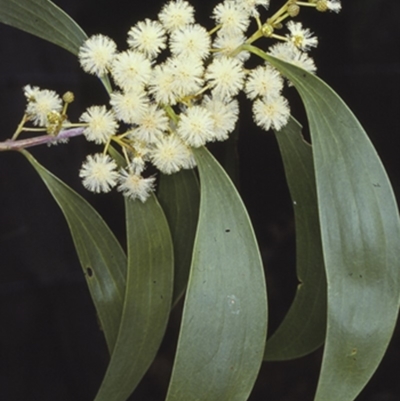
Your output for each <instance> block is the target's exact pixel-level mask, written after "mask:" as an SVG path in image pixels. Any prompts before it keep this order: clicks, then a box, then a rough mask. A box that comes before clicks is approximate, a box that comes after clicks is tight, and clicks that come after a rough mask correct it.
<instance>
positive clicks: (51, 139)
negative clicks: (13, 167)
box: [0, 127, 85, 152]
mask: <svg viewBox="0 0 400 401" xmlns="http://www.w3.org/2000/svg"><path fill="white" fill-rule="evenodd" d="M84 129H85V128H82V127H79V128H72V129H67V130H64V131H60V133H59V134H58V135H57V136H52V135H41V136H35V137H33V138H27V139H18V140H12V139H7V140H6V141H4V142H0V152H1V151H6V150H20V149H25V148H30V147H32V146H38V145H44V144H55V143H58V142H60V141H63V140H65V139H69V138H73V137H75V136H79V135H82V134H83V130H84Z"/></svg>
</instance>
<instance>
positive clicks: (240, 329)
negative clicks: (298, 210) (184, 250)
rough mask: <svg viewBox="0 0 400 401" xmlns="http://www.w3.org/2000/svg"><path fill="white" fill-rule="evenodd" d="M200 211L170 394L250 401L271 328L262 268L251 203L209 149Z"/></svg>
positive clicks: (181, 400) (202, 163)
mask: <svg viewBox="0 0 400 401" xmlns="http://www.w3.org/2000/svg"><path fill="white" fill-rule="evenodd" d="M194 154H195V157H196V161H197V165H198V169H199V172H200V184H201V185H200V190H201V192H200V193H201V196H200V212H199V223H198V227H197V232H196V239H195V244H194V250H193V259H192V266H191V271H190V277H189V283H188V288H187V292H186V299H185V306H184V311H183V318H182V324H181V331H180V335H179V341H178V348H177V352H176V357H175V363H174V367H173V372H172V378H171V382H170V387H169V390H168V395H167V400H168V401H195V400H196V401H198V400H207V401H214V400H215V401H228V400H229V401H243V400H247V398H248V396H249V393H250V391H251V389H252V387H253V385H254V382H255V379H256V377H257V374H258V371H259V368H260V364H261V362H262V357H263V353H264V344H265V336H266V327H267V299H266V289H265V279H264V272H263V267H262V263H261V258H260V255H259V251H258V247H257V242H256V239H255V236H254V232H253V228H252V226H251V223H250V220H249V217H248V215H247V212H246V209H245V207H244V205H243V203H242V200H241V199H240V197H239V195H238V193H237V191H236V189H235V187H234V185H233V184H232V182H231V180H230V179H229V177H228V176H227V174H226V173H225V171H224V170H223V169H222V168H221V166H220V165H219V164H218V163H217V161H216V160H215V159H214V158H213V156H212V155H211V154H210V153H209V152H208V150H207V149H206V148H199V149H194Z"/></svg>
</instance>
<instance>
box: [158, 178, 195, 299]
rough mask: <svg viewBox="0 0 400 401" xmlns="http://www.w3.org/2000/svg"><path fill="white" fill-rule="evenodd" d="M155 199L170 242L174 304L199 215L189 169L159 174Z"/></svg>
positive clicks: (181, 289)
mask: <svg viewBox="0 0 400 401" xmlns="http://www.w3.org/2000/svg"><path fill="white" fill-rule="evenodd" d="M157 197H158V200H159V202H160V204H161V206H162V208H163V210H164V213H165V216H166V218H167V220H168V223H169V228H170V230H171V236H172V242H173V244H174V260H175V275H174V295H173V301H172V304H173V305H174V304H175V303H176V302H177V301H178V300H179V299H180V297H181V296H182V294H183V292H184V291H185V289H186V285H187V281H188V277H189V271H190V262H191V260H192V251H193V242H194V236H195V234H196V227H197V219H198V216H199V203H200V190H199V183H198V180H197V177H196V174H195V172H194V171H193V170H181V171H179V172H178V173H176V174H171V175H165V174H162V175H161V177H160V182H159V184H158V192H157Z"/></svg>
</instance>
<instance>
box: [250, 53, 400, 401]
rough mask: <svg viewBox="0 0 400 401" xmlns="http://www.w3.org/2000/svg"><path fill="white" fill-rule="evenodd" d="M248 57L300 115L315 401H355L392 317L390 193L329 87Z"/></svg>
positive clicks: (393, 216) (397, 275)
mask: <svg viewBox="0 0 400 401" xmlns="http://www.w3.org/2000/svg"><path fill="white" fill-rule="evenodd" d="M248 50H251V51H253V52H254V53H256V54H259V55H260V56H261V57H262V58H264V59H266V60H267V61H269V62H270V63H271V64H272V65H274V66H275V67H276V68H278V69H279V70H280V71H281V72H282V73H283V74H284V75H286V76H287V77H288V78H289V79H290V80H291V81H292V82H293V84H294V85H295V87H296V89H297V90H298V92H299V93H300V96H301V98H302V100H303V103H304V105H305V108H306V111H307V116H308V121H309V124H310V132H311V137H312V144H313V155H314V165H315V174H316V183H317V196H318V207H319V217H320V222H321V234H322V246H323V252H324V260H325V267H326V275H327V282H328V323H327V335H326V343H325V349H324V357H323V362H322V370H321V374H320V378H319V383H318V389H317V394H316V397H315V400H316V401H330V400H332V401H334V400H335V401H336V400H341V401H347V400H349V401H350V400H354V398H355V397H356V396H357V395H358V394H359V393H360V391H361V390H362V389H363V387H364V386H365V384H366V383H367V382H368V380H369V379H370V378H371V376H372V375H373V373H374V372H375V370H376V368H377V367H378V365H379V363H380V361H381V359H382V357H383V355H384V353H385V351H386V348H387V346H388V343H389V341H390V338H391V336H392V333H393V330H394V326H395V323H396V320H397V315H398V310H399V301H400V297H399V293H400V258H399V244H400V219H399V213H398V208H397V205H396V201H395V198H394V194H393V190H392V188H391V185H390V182H389V180H388V177H387V175H386V172H385V170H384V168H383V166H382V163H381V161H380V159H379V157H378V155H377V154H376V151H375V149H374V147H373V146H372V144H371V142H370V140H369V138H368V137H367V135H366V133H365V131H364V130H363V128H362V127H361V125H360V123H359V122H358V120H357V119H356V118H355V116H354V115H353V113H352V112H351V111H350V110H349V109H348V107H347V106H346V105H345V103H344V102H343V101H342V100H341V99H340V97H339V96H338V95H337V94H336V93H335V92H334V91H333V90H332V89H331V88H330V87H329V86H327V85H326V84H325V83H324V82H323V81H321V80H320V79H319V78H317V77H315V76H314V75H312V74H309V73H308V72H306V71H304V70H302V69H300V68H298V67H295V66H293V65H290V64H287V63H285V62H283V61H281V60H278V59H276V58H273V57H271V56H269V55H266V54H265V53H263V52H261V51H259V50H258V49H256V48H253V47H249V48H248Z"/></svg>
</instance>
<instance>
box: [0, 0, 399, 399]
mask: <svg viewBox="0 0 400 401" xmlns="http://www.w3.org/2000/svg"><path fill="white" fill-rule="evenodd" d="M56 3H57V4H58V5H59V6H60V7H61V8H62V9H64V10H65V11H66V12H67V13H68V14H70V15H71V16H72V17H73V18H74V19H75V20H76V21H77V22H78V24H79V25H81V26H82V27H83V29H84V30H85V31H86V32H87V34H88V35H91V34H94V33H99V32H101V33H104V34H107V35H109V36H111V37H112V38H114V39H115V40H116V41H117V42H118V44H119V45H120V48H121V49H122V48H125V40H126V32H127V31H128V29H129V27H130V26H131V25H133V24H134V23H135V22H136V21H138V20H141V19H144V18H146V17H149V18H155V16H156V14H157V13H158V11H159V9H160V7H161V5H162V2H161V1H160V0H147V1H146V2H137V1H122V0H114V1H113V2H110V1H106V0H97V1H95V0H80V1H78V0H59V1H57V2H56ZM271 3H272V6H275V7H276V6H278V5H279V4H280V2H279V1H277V0H271ZM192 4H196V3H194V2H192ZM197 4H200V5H201V6H198V7H196V8H197V13H196V16H197V17H198V20H199V22H202V23H203V24H205V25H206V26H208V27H211V21H210V20H209V19H208V18H207V16H208V15H209V14H210V12H211V10H212V8H213V6H214V2H211V1H207V2H205V1H203V2H199V1H197ZM399 15H400V3H399V2H396V1H393V0H352V1H346V0H344V1H343V11H342V12H341V13H340V14H339V15H336V14H331V13H327V14H319V13H316V12H314V11H312V10H305V11H303V12H302V15H301V17H302V18H301V19H302V21H305V24H306V25H307V26H308V27H310V28H311V29H312V30H313V31H314V32H316V33H317V35H318V37H319V41H320V45H319V48H318V49H317V50H316V51H314V53H313V55H314V58H315V60H316V63H317V66H318V75H319V76H320V77H322V78H323V79H324V80H325V81H326V82H328V83H329V84H330V85H331V86H332V87H333V88H334V89H335V90H336V91H337V92H338V93H339V94H340V95H341V96H342V97H343V99H344V100H345V101H346V102H347V104H348V105H349V106H350V108H351V109H352V110H353V111H354V113H355V114H356V115H357V116H358V118H359V119H360V121H361V123H362V124H363V126H364V127H365V129H366V131H367V132H368V134H369V136H370V138H371V140H372V142H373V143H374V145H375V147H376V148H377V151H378V153H379V154H380V155H381V158H382V160H383V163H384V165H385V167H386V169H387V171H388V174H389V177H390V179H391V181H392V184H393V186H394V190H395V192H396V194H397V197H398V196H399V195H400V165H399V141H398V139H397V137H398V135H399V134H400V123H399V111H400V95H399V89H400V85H399V74H400V57H399V45H400V29H399V28H398V23H397V17H398V16H399ZM0 50H1V56H2V57H1V61H0V106H1V108H0V121H1V130H0V140H5V139H6V138H9V137H10V136H11V135H12V133H13V132H14V130H15V128H16V126H17V124H18V122H19V119H20V118H21V116H22V113H23V109H24V107H25V103H24V97H23V95H22V90H21V88H22V86H24V85H26V84H28V83H29V84H32V85H38V86H40V87H43V88H48V89H54V90H56V91H57V92H58V93H63V92H64V91H66V90H71V91H73V92H74V93H75V95H76V99H77V100H76V102H75V103H74V104H73V105H72V107H71V111H70V117H71V119H72V120H77V118H78V117H79V115H80V114H81V112H82V111H83V110H84V108H86V107H88V106H90V105H92V104H103V103H104V104H105V103H107V96H106V94H105V92H104V91H103V89H102V88H101V85H100V84H99V82H98V81H97V80H96V79H95V78H93V77H91V76H87V75H86V74H85V73H83V72H82V71H81V70H80V68H79V66H78V63H77V61H76V58H75V57H74V56H73V55H71V54H69V53H67V52H66V51H65V50H63V49H59V48H57V47H56V46H54V45H52V44H49V43H46V42H44V41H42V40H41V39H38V38H35V37H32V36H30V35H28V34H26V33H24V32H20V31H18V30H16V29H14V28H11V27H8V26H4V25H1V26H0ZM244 103H246V102H244ZM291 104H292V110H293V114H294V115H295V116H296V117H298V118H299V119H300V120H301V121H304V115H303V111H302V109H301V106H300V105H299V102H298V100H296V98H293V99H292V103H291ZM249 109H250V108H249V105H248V104H247V105H246V104H243V107H242V112H243V115H244V117H243V118H242V119H241V124H240V127H239V129H240V141H239V153H240V167H241V170H240V171H241V175H240V189H241V193H242V196H243V198H244V200H245V203H246V205H247V206H248V209H249V213H250V215H251V218H252V220H253V224H254V226H255V230H256V233H257V235H258V238H259V241H260V248H261V251H262V254H263V258H264V262H265V265H266V270H267V278H268V290H269V298H270V303H271V322H270V331H271V332H272V331H273V330H274V329H275V328H276V326H277V325H278V323H279V321H280V320H281V319H282V318H283V316H284V314H285V312H286V310H287V308H288V307H289V305H290V303H291V300H292V297H293V294H294V289H295V285H296V280H295V270H294V264H295V256H294V251H295V250H294V226H293V215H292V209H291V202H290V199H289V195H288V190H287V187H286V184H285V180H284V175H283V170H282V164H281V160H280V156H279V152H278V148H277V144H276V141H275V138H274V136H273V134H272V133H265V132H262V131H260V130H258V129H257V128H256V127H255V125H254V123H252V121H251V118H250V116H249ZM91 150H92V147H91V146H90V145H88V144H87V143H85V142H84V140H83V139H82V138H76V139H73V140H72V141H71V142H70V143H69V144H68V145H67V146H58V147H52V148H50V149H48V148H46V147H42V148H36V149H32V153H33V154H34V155H35V157H37V158H38V159H39V161H40V162H41V163H42V164H44V165H45V166H46V167H48V168H49V169H50V170H51V171H52V172H54V173H55V174H56V175H58V176H59V177H61V178H62V179H64V180H65V181H66V182H67V183H68V184H69V185H71V186H72V187H73V188H75V189H76V190H77V191H78V192H80V193H81V194H84V196H85V197H87V199H89V201H90V202H91V203H92V204H93V205H94V206H95V207H96V208H98V209H99V210H100V212H101V213H102V214H103V215H104V217H105V219H106V220H107V222H108V223H109V225H110V226H111V228H112V229H113V230H115V231H116V232H117V233H118V235H119V237H120V238H121V239H123V235H124V234H123V229H124V228H123V212H122V209H123V208H122V200H121V196H120V195H119V194H107V195H97V196H93V195H91V194H89V193H88V192H87V191H85V190H84V189H83V188H82V185H81V183H80V181H79V179H78V177H77V170H78V168H79V166H80V165H81V163H82V160H83V159H84V158H85V156H86V154H87V153H88V152H89V151H91ZM399 248H400V244H399ZM179 313H180V311H179V307H178V308H177V309H176V310H175V311H174V312H173V315H172V318H171V324H170V327H169V329H168V333H167V336H166V340H165V342H164V344H163V345H162V348H161V351H160V354H159V357H158V358H157V359H156V361H155V363H154V364H153V366H152V367H151V369H150V371H149V373H148V374H147V376H146V377H145V379H144V381H143V382H142V383H141V385H140V386H139V388H138V389H137V391H136V392H135V393H134V395H133V396H132V397H131V399H132V400H143V401H153V400H154V401H156V400H157V401H158V400H162V399H164V396H165V391H166V388H167V384H168V378H169V374H170V369H171V365H172V360H173V359H172V358H173V350H174V346H175V341H176V335H177V330H178V325H179ZM399 336H400V334H399V332H398V330H397V332H396V333H395V336H394V339H393V340H392V343H391V346H390V348H389V351H388V352H387V354H386V356H385V358H384V360H383V362H382V365H381V366H380V367H379V369H378V371H377V373H376V375H375V376H374V378H373V379H372V380H371V382H370V383H369V384H368V385H367V387H366V388H365V390H364V391H363V392H362V394H361V395H360V396H359V398H358V400H360V401H395V400H398V399H399V397H400V385H399V380H398V373H397V372H398V370H397V366H398V363H399V357H400V352H399V351H400V338H399ZM107 358H108V357H107V351H106V347H105V344H104V340H103V337H102V333H101V332H100V331H99V329H98V325H97V321H96V317H95V311H94V308H93V306H92V304H91V300H90V297H89V294H88V291H87V288H86V283H85V281H84V279H83V275H82V273H81V270H80V266H79V264H78V261H77V258H76V255H75V251H74V249H73V245H72V241H71V239H70V237H69V233H68V229H67V226H66V224H65V221H64V219H63V216H62V214H61V212H60V211H59V209H58V207H57V205H56V204H55V202H54V201H53V200H52V198H51V196H50V195H49V193H48V192H47V190H46V189H45V188H44V186H43V184H42V183H41V181H40V179H39V178H38V176H37V175H36V173H35V172H34V171H33V169H32V168H31V166H30V165H29V164H28V162H27V161H26V160H25V159H24V158H23V157H22V156H21V155H20V154H18V153H13V152H4V153H1V154H0V400H7V401H24V400H29V401H30V400H41V401H48V400H49V401H50V400H54V399H57V400H58V401H66V400H75V401H85V400H91V399H93V398H94V395H95V393H96V390H97V388H98V386H99V384H100V382H101V379H102V375H103V373H104V371H105V368H106V366H107ZM320 359H321V351H317V352H316V353H314V354H312V355H310V356H308V357H306V358H302V359H300V360H296V361H292V362H285V363H268V364H264V365H263V367H262V370H261V372H260V376H259V379H258V381H257V383H256V386H255V389H254V392H253V394H252V396H251V398H250V400H264V399H270V400H274V401H295V400H296V401H297V400H312V397H313V393H314V391H315V386H316V381H317V377H318V370H319V364H320ZM110 401H112V400H110ZM338 401H340V400H338Z"/></svg>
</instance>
